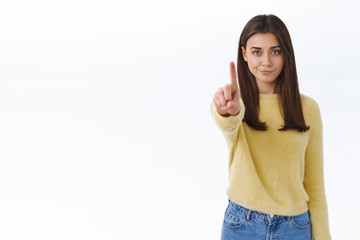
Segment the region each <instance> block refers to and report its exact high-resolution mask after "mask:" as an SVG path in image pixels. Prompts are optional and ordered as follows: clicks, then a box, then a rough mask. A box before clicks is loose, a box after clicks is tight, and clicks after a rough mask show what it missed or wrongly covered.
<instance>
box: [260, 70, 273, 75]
mask: <svg viewBox="0 0 360 240" xmlns="http://www.w3.org/2000/svg"><path fill="white" fill-rule="evenodd" d="M260 72H261V73H262V74H263V75H269V74H271V73H272V72H273V71H269V70H266V71H260Z"/></svg>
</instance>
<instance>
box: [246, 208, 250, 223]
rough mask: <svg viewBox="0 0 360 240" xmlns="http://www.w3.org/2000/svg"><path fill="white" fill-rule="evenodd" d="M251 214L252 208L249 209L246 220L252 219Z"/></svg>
mask: <svg viewBox="0 0 360 240" xmlns="http://www.w3.org/2000/svg"><path fill="white" fill-rule="evenodd" d="M250 215H251V210H250V209H249V211H248V213H247V215H246V220H248V221H250Z"/></svg>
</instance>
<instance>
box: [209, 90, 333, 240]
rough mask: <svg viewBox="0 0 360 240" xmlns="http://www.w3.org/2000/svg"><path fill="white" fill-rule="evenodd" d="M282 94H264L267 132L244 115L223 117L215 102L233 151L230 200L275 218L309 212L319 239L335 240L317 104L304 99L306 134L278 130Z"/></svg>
mask: <svg viewBox="0 0 360 240" xmlns="http://www.w3.org/2000/svg"><path fill="white" fill-rule="evenodd" d="M278 96H279V95H278V94H259V100H260V101H259V107H260V109H259V119H260V121H262V122H264V121H266V124H267V126H268V129H267V130H266V131H258V130H255V129H252V128H251V127H249V126H248V125H247V123H246V122H243V119H244V115H245V111H246V109H245V106H244V103H243V101H242V99H241V98H240V106H241V110H240V113H239V114H238V115H236V116H230V117H223V116H221V115H220V114H219V113H218V112H217V110H216V107H215V105H214V103H213V102H212V103H211V114H212V116H213V118H214V120H215V123H216V125H217V126H218V127H219V128H220V130H221V131H222V133H223V135H224V137H225V140H226V143H227V146H228V149H229V161H228V163H229V165H228V170H229V185H228V189H227V195H228V197H229V199H230V200H232V201H233V202H235V203H237V204H239V205H242V206H244V207H246V208H249V209H252V210H256V211H261V212H264V213H268V214H276V215H288V216H291V215H298V214H301V213H304V212H306V211H307V210H309V211H310V219H311V228H312V235H313V237H314V240H330V239H331V236H330V231H329V222H328V207H327V200H326V195H325V186H324V166H323V165H324V164H323V128H322V120H321V115H320V109H319V106H318V104H317V103H316V101H315V100H313V99H312V98H310V97H308V96H306V95H303V94H300V96H301V104H302V109H303V114H304V118H305V123H306V125H307V126H310V129H309V130H308V131H306V132H299V131H297V130H294V129H290V130H286V131H279V130H278V129H280V128H282V126H283V125H284V120H283V117H282V113H281V105H280V102H278Z"/></svg>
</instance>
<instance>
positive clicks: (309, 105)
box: [300, 93, 320, 111]
mask: <svg viewBox="0 0 360 240" xmlns="http://www.w3.org/2000/svg"><path fill="white" fill-rule="evenodd" d="M300 100H301V105H302V108H303V110H304V111H311V110H312V111H320V107H319V104H318V103H317V101H316V100H315V99H313V98H311V97H309V96H307V95H305V94H302V93H300Z"/></svg>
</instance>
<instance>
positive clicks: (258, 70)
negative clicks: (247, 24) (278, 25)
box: [242, 33, 284, 94]
mask: <svg viewBox="0 0 360 240" xmlns="http://www.w3.org/2000/svg"><path fill="white" fill-rule="evenodd" d="M242 53H243V57H244V60H245V61H246V62H247V63H248V67H249V70H250V72H251V73H252V74H253V75H254V76H255V79H256V83H257V85H258V88H259V92H260V93H267V94H272V93H273V91H274V89H275V85H276V79H277V77H278V76H279V74H280V73H281V71H282V69H283V66H284V59H283V55H282V52H281V49H280V44H279V41H278V40H277V38H276V36H275V35H274V34H273V33H256V34H254V35H252V36H251V37H250V38H249V39H248V40H247V43H246V49H244V47H242Z"/></svg>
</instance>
